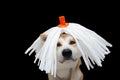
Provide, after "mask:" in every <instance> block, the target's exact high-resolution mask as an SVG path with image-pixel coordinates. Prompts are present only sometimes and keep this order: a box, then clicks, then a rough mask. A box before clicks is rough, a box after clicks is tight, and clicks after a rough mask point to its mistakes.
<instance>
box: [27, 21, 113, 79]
mask: <svg viewBox="0 0 120 80" xmlns="http://www.w3.org/2000/svg"><path fill="white" fill-rule="evenodd" d="M63 32H65V33H67V34H70V35H72V36H73V37H74V39H75V40H76V43H77V47H78V49H79V50H80V54H81V55H82V57H83V60H84V62H85V64H86V66H87V68H88V70H90V68H94V67H93V65H94V64H97V65H98V66H102V64H101V62H102V61H103V60H104V58H105V55H106V54H109V53H110V51H109V49H108V48H107V46H109V47H112V45H111V44H110V43H108V42H107V41H106V40H105V39H103V38H102V37H100V36H99V35H98V34H96V33H95V32H94V31H91V30H89V29H87V28H85V27H83V26H81V25H79V24H76V23H69V25H68V26H67V27H65V28H64V27H63V28H59V27H58V26H56V27H53V28H51V29H49V30H47V31H46V32H44V33H43V34H47V35H48V36H47V39H46V41H45V43H44V44H43V43H42V40H41V37H38V38H37V39H36V41H35V42H34V43H33V44H32V45H31V46H30V47H29V48H28V49H27V50H26V52H25V53H26V54H27V53H28V52H30V53H29V55H31V54H32V53H33V52H34V51H35V52H36V55H35V58H36V59H35V61H34V62H36V60H39V61H38V65H39V69H40V70H41V71H43V70H44V71H46V73H51V75H53V76H54V77H56V69H57V67H56V65H57V59H56V58H57V57H56V45H57V41H58V39H59V37H60V34H61V33H63Z"/></svg>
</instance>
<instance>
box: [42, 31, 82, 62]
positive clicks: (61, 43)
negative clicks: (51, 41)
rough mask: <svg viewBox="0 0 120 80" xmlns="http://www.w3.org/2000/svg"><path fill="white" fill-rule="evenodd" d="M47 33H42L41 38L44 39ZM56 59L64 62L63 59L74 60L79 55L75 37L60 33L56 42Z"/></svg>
mask: <svg viewBox="0 0 120 80" xmlns="http://www.w3.org/2000/svg"><path fill="white" fill-rule="evenodd" d="M46 38H47V35H45V34H42V35H41V39H42V40H43V42H45V41H46ZM56 52H57V61H59V62H60V63H64V62H65V61H68V60H69V61H76V60H77V59H79V58H80V57H81V55H80V52H79V50H78V48H77V44H76V41H75V39H74V38H73V37H72V36H71V35H69V34H66V33H62V34H61V35H60V37H59V39H58V42H57V51H56Z"/></svg>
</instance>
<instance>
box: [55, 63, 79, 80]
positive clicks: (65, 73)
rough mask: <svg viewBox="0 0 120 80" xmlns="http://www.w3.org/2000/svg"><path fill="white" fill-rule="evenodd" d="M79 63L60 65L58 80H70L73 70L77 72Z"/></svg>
mask: <svg viewBox="0 0 120 80" xmlns="http://www.w3.org/2000/svg"><path fill="white" fill-rule="evenodd" d="M76 65H77V61H75V62H70V63H69V62H65V63H63V64H61V63H58V66H59V67H58V69H57V75H56V80H70V78H71V74H72V70H75V68H76Z"/></svg>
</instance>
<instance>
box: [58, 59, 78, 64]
mask: <svg viewBox="0 0 120 80" xmlns="http://www.w3.org/2000/svg"><path fill="white" fill-rule="evenodd" d="M76 60H77V59H74V58H64V59H63V60H61V61H59V62H60V63H64V62H67V61H68V62H69V61H70V62H71V61H76Z"/></svg>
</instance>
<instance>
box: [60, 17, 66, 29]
mask: <svg viewBox="0 0 120 80" xmlns="http://www.w3.org/2000/svg"><path fill="white" fill-rule="evenodd" d="M59 21H60V24H59V25H58V27H59V28H65V27H67V26H68V23H66V22H65V16H60V17H59Z"/></svg>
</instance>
